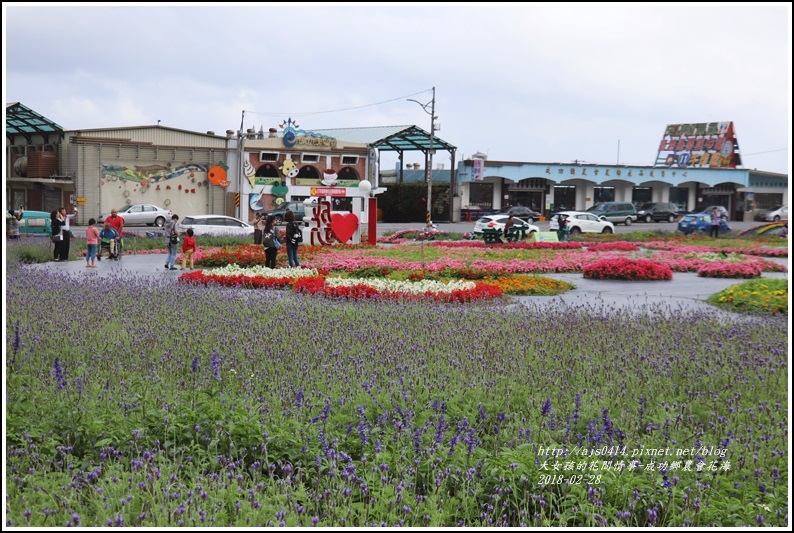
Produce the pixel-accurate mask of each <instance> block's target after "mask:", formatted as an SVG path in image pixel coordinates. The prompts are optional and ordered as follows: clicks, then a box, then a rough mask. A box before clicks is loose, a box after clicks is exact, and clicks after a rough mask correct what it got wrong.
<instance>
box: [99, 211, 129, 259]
mask: <svg viewBox="0 0 794 533" xmlns="http://www.w3.org/2000/svg"><path fill="white" fill-rule="evenodd" d="M104 221H105V222H109V223H110V227H111V228H113V229H114V230H116V231H117V232H118V234H119V238H118V239H117V240H116V256H117V257H118V256H120V255H121V250H122V248H123V247H124V246H123V245H124V241H123V239H124V233H123V232H122V230H123V229H124V217H122V216H121V215H119V214H118V212H117V211H116V210H115V209H111V210H110V216H109V217H107V218H106V219H105V220H104Z"/></svg>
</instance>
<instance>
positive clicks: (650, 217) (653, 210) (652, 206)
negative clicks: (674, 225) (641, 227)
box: [637, 202, 678, 222]
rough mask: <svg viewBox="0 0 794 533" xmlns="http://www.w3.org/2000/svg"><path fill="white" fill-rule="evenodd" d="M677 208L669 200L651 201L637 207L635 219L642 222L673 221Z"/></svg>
mask: <svg viewBox="0 0 794 533" xmlns="http://www.w3.org/2000/svg"><path fill="white" fill-rule="evenodd" d="M677 216H678V209H676V207H675V204H671V203H669V202H652V203H648V204H645V205H642V206H641V207H640V208H639V209H637V220H640V221H642V222H661V221H662V220H666V221H667V222H675V219H676V217H677Z"/></svg>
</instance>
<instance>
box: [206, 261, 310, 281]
mask: <svg viewBox="0 0 794 533" xmlns="http://www.w3.org/2000/svg"><path fill="white" fill-rule="evenodd" d="M207 272H208V273H210V274H214V275H216V276H239V275H240V274H242V275H243V276H252V277H253V276H256V277H263V278H307V277H313V276H317V275H318V273H317V269H316V268H267V267H265V266H261V265H255V266H250V267H245V268H243V267H241V266H239V265H237V263H233V264H231V265H226V266H224V267H220V268H213V269H212V270H208V271H207Z"/></svg>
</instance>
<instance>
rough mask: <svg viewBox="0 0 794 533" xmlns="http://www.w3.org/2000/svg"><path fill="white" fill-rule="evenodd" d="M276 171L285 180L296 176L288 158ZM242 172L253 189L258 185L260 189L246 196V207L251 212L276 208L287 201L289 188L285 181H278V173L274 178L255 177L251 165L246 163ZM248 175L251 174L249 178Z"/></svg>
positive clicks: (296, 171)
mask: <svg viewBox="0 0 794 533" xmlns="http://www.w3.org/2000/svg"><path fill="white" fill-rule="evenodd" d="M249 166H250V167H251V168H250V169H248V167H249ZM263 166H264V165H263ZM268 167H269V165H268ZM278 169H279V170H280V171H281V172H282V173H283V174H284V176H285V177H287V178H292V177H294V176H295V175H297V174H298V167H297V166H296V165H295V162H294V161H293V160H292V159H290V158H287V159H286V160H285V161H284V164H282V165H281V166H280V167H278ZM251 171H253V172H251ZM243 172H244V173H245V175H246V177H247V178H248V181H249V183H251V186H252V187H255V186H256V185H260V187H261V188H260V189H259V190H258V191H254V192H252V193H250V194H249V195H248V205H249V207H250V208H251V209H252V210H254V211H262V210H266V209H267V208H277V207H280V206H281V205H282V204H283V203H284V202H285V201H286V200H287V193H288V192H289V186H288V185H287V181H286V180H284V179H280V178H279V177H278V173H276V177H257V176H256V171H254V167H253V165H251V163H250V162H248V161H246V162H245V163H244V165H243ZM249 173H252V175H251V176H250V177H249ZM267 186H270V195H269V196H270V197H271V198H270V201H269V202H268V201H266V200H267V197H268V195H266V194H265V188H266V187H267Z"/></svg>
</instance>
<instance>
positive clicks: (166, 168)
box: [102, 161, 228, 185]
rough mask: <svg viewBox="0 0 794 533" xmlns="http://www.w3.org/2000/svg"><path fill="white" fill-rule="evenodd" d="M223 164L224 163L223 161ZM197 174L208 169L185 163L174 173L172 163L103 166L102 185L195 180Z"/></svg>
mask: <svg viewBox="0 0 794 533" xmlns="http://www.w3.org/2000/svg"><path fill="white" fill-rule="evenodd" d="M221 163H223V161H221ZM227 168H228V167H227ZM196 172H207V167H206V166H204V165H197V164H195V163H185V164H183V165H179V166H178V167H176V168H175V169H174V170H173V171H172V170H171V163H166V164H165V165H148V166H138V165H134V166H130V167H125V166H121V165H102V177H103V180H102V181H103V183H102V185H104V182H105V181H116V180H122V181H132V182H136V183H140V184H141V185H144V182H145V183H157V182H162V181H167V180H171V179H174V178H178V177H179V176H184V175H186V174H188V175H190V177H191V178H195V174H196ZM114 178H115V179H114Z"/></svg>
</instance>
